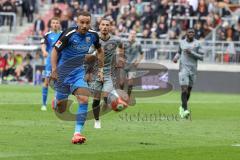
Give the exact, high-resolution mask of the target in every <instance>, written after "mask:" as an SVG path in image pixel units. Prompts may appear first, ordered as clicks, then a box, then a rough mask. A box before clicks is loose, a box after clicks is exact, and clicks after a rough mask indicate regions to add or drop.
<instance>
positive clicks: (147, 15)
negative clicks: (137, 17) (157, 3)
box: [141, 5, 154, 26]
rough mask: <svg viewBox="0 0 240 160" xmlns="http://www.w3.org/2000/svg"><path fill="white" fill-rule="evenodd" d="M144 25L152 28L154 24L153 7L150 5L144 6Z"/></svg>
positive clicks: (142, 18)
mask: <svg viewBox="0 0 240 160" xmlns="http://www.w3.org/2000/svg"><path fill="white" fill-rule="evenodd" d="M141 20H142V24H144V25H146V24H148V25H150V26H152V23H153V22H154V14H153V12H152V9H151V6H150V5H145V6H144V12H143V14H142V17H141Z"/></svg>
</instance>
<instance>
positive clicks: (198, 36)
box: [194, 21, 204, 39]
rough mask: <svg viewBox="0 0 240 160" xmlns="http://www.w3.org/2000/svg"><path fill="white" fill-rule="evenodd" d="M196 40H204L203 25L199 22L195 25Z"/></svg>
mask: <svg viewBox="0 0 240 160" xmlns="http://www.w3.org/2000/svg"><path fill="white" fill-rule="evenodd" d="M194 28H195V38H196V39H202V38H204V29H203V27H202V23H201V22H200V21H198V22H197V23H196V25H195V27H194Z"/></svg>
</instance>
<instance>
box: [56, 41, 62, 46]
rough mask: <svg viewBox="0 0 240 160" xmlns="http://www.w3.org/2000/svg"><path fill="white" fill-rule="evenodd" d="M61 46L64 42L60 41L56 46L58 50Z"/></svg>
mask: <svg viewBox="0 0 240 160" xmlns="http://www.w3.org/2000/svg"><path fill="white" fill-rule="evenodd" d="M61 45H62V42H61V41H60V40H58V41H57V43H56V44H55V46H56V47H57V48H60V47H61Z"/></svg>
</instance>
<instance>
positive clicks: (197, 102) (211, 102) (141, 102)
mask: <svg viewBox="0 0 240 160" xmlns="http://www.w3.org/2000/svg"><path fill="white" fill-rule="evenodd" d="M90 102H91V101H90ZM136 103H137V104H163V103H164V104H177V103H180V101H145V100H137V101H136ZM189 103H190V104H222V103H224V104H236V103H240V102H239V101H238V102H237V101H235V102H234V101H229V102H226V101H225V102H223V101H190V102H189ZM24 104H27V105H41V103H33V102H14V103H13V102H10V103H8V102H1V103H0V105H24ZM49 104H50V103H49ZM74 104H77V102H74Z"/></svg>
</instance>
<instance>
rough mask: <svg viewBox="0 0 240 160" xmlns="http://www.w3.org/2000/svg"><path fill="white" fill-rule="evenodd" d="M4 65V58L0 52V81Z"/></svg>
mask: <svg viewBox="0 0 240 160" xmlns="http://www.w3.org/2000/svg"><path fill="white" fill-rule="evenodd" d="M5 67H6V59H5V58H4V57H3V56H2V53H0V83H2V78H3V73H4V70H5Z"/></svg>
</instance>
